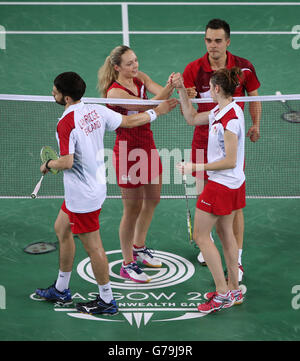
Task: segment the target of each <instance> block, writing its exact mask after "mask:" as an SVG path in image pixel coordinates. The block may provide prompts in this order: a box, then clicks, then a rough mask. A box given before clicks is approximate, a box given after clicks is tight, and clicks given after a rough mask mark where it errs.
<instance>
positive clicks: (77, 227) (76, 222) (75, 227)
mask: <svg viewBox="0 0 300 361" xmlns="http://www.w3.org/2000/svg"><path fill="white" fill-rule="evenodd" d="M61 209H62V211H64V212H65V213H67V215H68V216H69V220H70V225H71V231H72V233H73V234H80V233H90V232H94V231H97V230H98V229H99V228H100V224H99V214H100V211H101V208H100V209H97V210H96V211H93V212H89V213H73V212H71V211H69V210H68V209H67V207H66V203H65V201H64V202H63V204H62V206H61Z"/></svg>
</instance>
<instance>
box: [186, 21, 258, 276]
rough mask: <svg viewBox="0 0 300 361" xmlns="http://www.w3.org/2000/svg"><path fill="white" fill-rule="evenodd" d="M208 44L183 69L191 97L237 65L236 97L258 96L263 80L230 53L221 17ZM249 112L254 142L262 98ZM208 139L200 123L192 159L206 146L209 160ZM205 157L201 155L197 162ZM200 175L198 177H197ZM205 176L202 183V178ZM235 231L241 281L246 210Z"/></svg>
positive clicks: (211, 26) (206, 106) (209, 29)
mask: <svg viewBox="0 0 300 361" xmlns="http://www.w3.org/2000/svg"><path fill="white" fill-rule="evenodd" d="M204 40H205V45H206V49H207V53H206V54H205V55H204V56H203V57H202V58H200V59H197V60H195V61H193V62H191V63H189V64H188V65H187V67H186V68H185V70H184V72H183V79H184V85H185V87H186V88H187V89H188V93H189V95H190V97H196V98H211V95H210V91H209V80H210V78H211V76H212V74H213V72H214V71H216V70H218V69H221V68H224V67H226V68H229V69H230V68H232V67H234V66H236V67H239V68H240V69H241V70H242V72H243V77H242V79H241V82H240V85H239V86H238V87H237V88H236V91H235V93H234V96H235V97H238V96H244V95H245V94H246V93H247V95H248V96H257V95H258V91H257V89H258V88H259V86H260V82H259V80H258V78H257V76H256V73H255V69H254V67H253V65H252V64H251V63H250V61H248V60H246V59H244V58H241V57H238V56H236V55H233V54H231V53H230V52H229V51H227V48H228V46H229V45H230V26H229V25H228V24H227V23H226V22H225V21H224V20H220V19H212V20H210V21H209V23H208V24H207V25H206V31H205V39H204ZM238 104H239V105H240V106H241V107H242V109H244V103H238ZM215 105H216V104H214V103H202V104H201V103H199V104H198V112H203V111H208V110H211V109H213V108H214V107H215ZM249 112H250V115H251V119H252V123H253V124H252V126H251V127H250V129H249V130H248V132H247V137H249V138H250V140H251V141H252V142H256V141H257V140H258V139H259V136H260V135H259V123H260V116H261V104H260V102H250V103H249ZM207 143H208V126H207V125H201V126H196V127H195V131H194V136H193V141H192V162H195V163H196V162H197V158H198V157H197V152H196V151H197V149H198V152H199V149H203V151H204V162H207ZM202 161H203V160H201V159H198V162H202ZM193 175H194V176H196V184H197V193H198V194H200V193H201V192H202V188H203V174H201V175H200V177H199V175H197V174H195V173H194V174H193ZM197 176H198V177H197ZM200 180H202V183H201V182H200ZM206 181H207V175H206V174H204V182H206ZM216 229H217V233H218V234H219V236H220V237H221V236H222V235H221V234H220V232H219V229H218V227H216ZM234 234H235V237H236V239H237V243H238V248H239V264H240V273H239V281H241V280H242V276H243V268H242V265H241V255H242V249H243V236H244V215H243V211H242V210H240V211H239V212H237V214H236V217H235V220H234ZM198 260H199V262H200V263H201V264H203V265H205V261H204V259H203V257H202V253H201V252H200V254H199V256H198Z"/></svg>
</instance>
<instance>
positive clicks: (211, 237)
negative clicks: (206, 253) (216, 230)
mask: <svg viewBox="0 0 300 361" xmlns="http://www.w3.org/2000/svg"><path fill="white" fill-rule="evenodd" d="M209 236H210V239H211V241H212V242H213V243H215V240H214V239H213V236H212V233H211V232H210V234H209Z"/></svg>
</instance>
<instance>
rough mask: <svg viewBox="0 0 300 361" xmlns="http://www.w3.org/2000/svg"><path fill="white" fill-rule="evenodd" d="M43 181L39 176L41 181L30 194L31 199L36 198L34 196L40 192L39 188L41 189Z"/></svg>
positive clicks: (42, 177)
mask: <svg viewBox="0 0 300 361" xmlns="http://www.w3.org/2000/svg"><path fill="white" fill-rule="evenodd" d="M43 179H44V175H42V176H41V179H40V180H39V181H38V183H37V185H36V186H35V188H34V190H33V192H32V193H31V198H32V199H35V198H36V196H37V194H38V192H39V190H40V188H41V184H42V181H43Z"/></svg>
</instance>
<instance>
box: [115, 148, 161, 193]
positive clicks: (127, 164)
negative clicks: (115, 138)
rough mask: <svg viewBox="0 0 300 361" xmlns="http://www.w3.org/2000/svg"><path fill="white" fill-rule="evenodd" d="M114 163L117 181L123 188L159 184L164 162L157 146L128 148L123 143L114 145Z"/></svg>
mask: <svg viewBox="0 0 300 361" xmlns="http://www.w3.org/2000/svg"><path fill="white" fill-rule="evenodd" d="M113 164H114V167H115V171H116V176H117V182H118V185H119V187H122V188H138V187H140V186H142V185H145V184H149V183H153V184H159V175H161V174H162V164H161V160H160V157H159V154H158V151H157V149H156V148H151V149H150V148H147V149H146V148H133V149H132V148H128V147H127V146H124V149H122V146H121V144H120V143H119V144H116V146H115V147H114V154H113Z"/></svg>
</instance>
